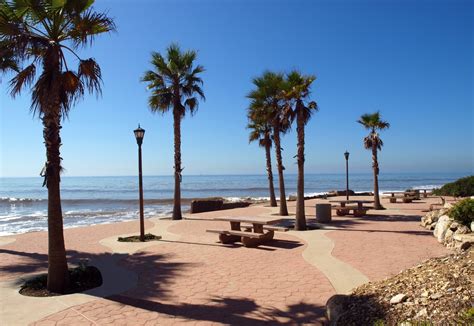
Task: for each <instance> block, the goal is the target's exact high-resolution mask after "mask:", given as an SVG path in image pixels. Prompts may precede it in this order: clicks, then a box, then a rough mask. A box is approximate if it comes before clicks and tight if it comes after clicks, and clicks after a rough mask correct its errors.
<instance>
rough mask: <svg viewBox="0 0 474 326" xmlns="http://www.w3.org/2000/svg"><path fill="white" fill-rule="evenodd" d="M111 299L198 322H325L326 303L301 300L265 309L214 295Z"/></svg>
mask: <svg viewBox="0 0 474 326" xmlns="http://www.w3.org/2000/svg"><path fill="white" fill-rule="evenodd" d="M107 299H108V300H111V301H114V302H118V303H121V304H123V305H127V306H132V307H136V308H140V309H145V310H147V311H151V312H156V313H159V314H164V315H167V316H170V317H173V318H174V317H178V318H184V319H190V320H195V321H209V322H219V323H222V322H224V323H225V324H227V325H274V324H280V325H301V324H312V325H323V322H324V321H325V317H324V316H325V311H326V310H325V308H324V307H323V306H318V305H313V304H308V303H304V302H301V303H298V304H293V305H290V306H288V307H287V309H285V310H281V309H278V308H274V307H273V308H265V307H262V306H259V305H258V304H257V303H256V302H255V301H254V300H252V299H247V298H238V297H235V298H232V297H214V298H212V299H211V302H210V303H209V304H190V303H181V304H170V303H164V302H155V301H149V300H143V299H141V298H131V297H128V296H124V295H115V296H110V297H108V298H107ZM99 323H100V320H99Z"/></svg>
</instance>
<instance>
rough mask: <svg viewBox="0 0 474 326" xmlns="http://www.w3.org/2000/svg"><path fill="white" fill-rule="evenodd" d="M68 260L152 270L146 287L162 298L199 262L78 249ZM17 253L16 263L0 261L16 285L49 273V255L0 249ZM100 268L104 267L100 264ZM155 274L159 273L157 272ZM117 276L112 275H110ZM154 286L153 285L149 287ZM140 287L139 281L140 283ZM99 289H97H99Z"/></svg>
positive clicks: (143, 253)
mask: <svg viewBox="0 0 474 326" xmlns="http://www.w3.org/2000/svg"><path fill="white" fill-rule="evenodd" d="M66 253H67V261H68V265H69V266H77V265H79V263H80V262H82V261H84V259H87V260H88V261H90V263H89V264H90V265H91V266H94V265H96V264H99V265H101V263H102V264H103V263H106V264H117V265H118V266H119V267H117V268H124V269H125V270H127V271H130V270H132V271H133V272H135V273H137V274H138V275H144V276H146V275H147V274H150V273H152V274H153V275H154V277H153V284H148V285H147V287H146V288H145V293H147V291H152V293H153V295H156V294H157V293H158V294H159V295H160V297H162V298H166V297H167V295H168V293H169V290H168V285H169V284H170V280H171V279H173V278H175V277H177V276H179V275H181V274H182V273H184V272H185V271H186V270H187V269H189V268H192V267H194V266H195V265H196V264H191V263H183V262H173V261H170V260H172V259H173V254H171V253H168V254H155V253H151V252H148V251H138V252H135V253H133V254H117V253H107V252H104V253H89V252H81V251H76V250H67V252H66ZM2 254H6V255H16V256H21V257H23V258H22V259H21V261H15V264H5V263H4V259H2V261H1V262H0V274H3V275H5V274H11V275H10V276H11V277H12V278H17V284H18V285H20V284H22V283H23V282H24V279H27V278H29V277H32V276H33V275H37V274H39V273H47V268H48V255H47V254H39V253H26V252H20V251H14V250H8V249H0V255H2ZM99 270H101V268H100V267H99ZM101 273H102V274H103V275H102V276H103V277H104V278H105V277H107V275H104V270H101ZM155 273H156V275H155ZM109 276H111V277H114V276H113V275H109ZM150 285H152V287H150ZM138 286H140V284H138ZM97 289H98V288H97Z"/></svg>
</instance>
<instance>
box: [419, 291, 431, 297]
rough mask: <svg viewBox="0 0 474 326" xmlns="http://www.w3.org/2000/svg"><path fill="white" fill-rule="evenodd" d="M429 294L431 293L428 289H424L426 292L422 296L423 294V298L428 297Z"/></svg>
mask: <svg viewBox="0 0 474 326" xmlns="http://www.w3.org/2000/svg"><path fill="white" fill-rule="evenodd" d="M429 295H430V293H429V292H428V291H424V292H423V293H422V294H421V296H422V297H423V298H427V297H428V296H429Z"/></svg>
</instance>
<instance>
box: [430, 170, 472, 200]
mask: <svg viewBox="0 0 474 326" xmlns="http://www.w3.org/2000/svg"><path fill="white" fill-rule="evenodd" d="M433 194H434V195H437V196H453V197H469V196H474V175H471V176H469V177H464V178H461V179H459V180H456V181H454V182H451V183H447V184H445V185H444V186H442V187H441V188H439V189H435V190H433Z"/></svg>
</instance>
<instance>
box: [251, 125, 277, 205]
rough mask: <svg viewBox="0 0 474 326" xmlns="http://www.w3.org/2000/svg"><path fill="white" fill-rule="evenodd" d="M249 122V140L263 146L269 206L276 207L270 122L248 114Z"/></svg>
mask: <svg viewBox="0 0 474 326" xmlns="http://www.w3.org/2000/svg"><path fill="white" fill-rule="evenodd" d="M249 120H250V122H249V124H248V126H247V128H248V129H250V135H249V141H250V142H253V141H258V145H259V146H260V147H263V148H265V157H266V163H267V175H268V189H269V191H270V206H271V207H276V206H277V202H276V198H275V188H274V187H273V172H272V158H271V154H270V150H271V147H272V136H271V133H272V130H271V129H272V128H271V126H270V124H269V123H268V122H266V121H264V120H263V119H258V118H257V117H255V116H254V117H253V118H252V117H251V116H249Z"/></svg>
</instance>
